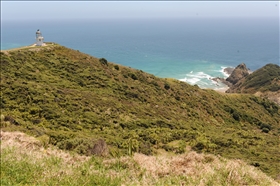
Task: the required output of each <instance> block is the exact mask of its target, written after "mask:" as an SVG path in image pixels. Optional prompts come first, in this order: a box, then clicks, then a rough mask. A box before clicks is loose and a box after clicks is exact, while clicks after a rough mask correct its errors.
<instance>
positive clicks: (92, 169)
mask: <svg viewBox="0 0 280 186" xmlns="http://www.w3.org/2000/svg"><path fill="white" fill-rule="evenodd" d="M1 185H106V186H107V185H278V183H277V182H275V181H274V180H273V179H271V178H270V177H268V176H267V175H265V174H264V173H263V172H261V171H260V170H257V169H256V168H255V167H252V166H249V165H247V164H246V163H244V162H243V161H241V160H227V159H225V158H222V157H218V156H214V155H209V154H198V153H196V152H194V151H188V152H186V153H185V154H181V155H174V156H170V155H158V156H147V155H143V154H139V153H135V154H134V155H133V156H122V157H119V158H100V157H94V156H93V157H88V156H81V155H77V154H73V153H72V154H71V153H69V152H65V151H62V150H58V149H57V148H56V147H53V146H49V147H47V148H44V147H43V145H42V143H41V142H40V141H39V140H37V139H35V138H34V137H30V136H27V135H25V134H24V133H20V132H3V131H2V132H1Z"/></svg>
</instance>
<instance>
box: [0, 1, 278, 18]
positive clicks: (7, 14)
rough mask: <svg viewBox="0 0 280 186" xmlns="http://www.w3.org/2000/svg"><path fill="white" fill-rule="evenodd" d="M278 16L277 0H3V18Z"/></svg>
mask: <svg viewBox="0 0 280 186" xmlns="http://www.w3.org/2000/svg"><path fill="white" fill-rule="evenodd" d="M187 17H275V18H279V2H278V1H269V2H267V1H255V2H253V1H246V2H243V1H222V2H221V1H211V2H207V1H196V2H195V1H175V2H174V1H172V2H171V1H83V2H81V1H79V2H76V1H43V2H39V1H1V21H9V20H22V21H24V20H54V19H55V20H67V19H118V18H120V19H123V18H187Z"/></svg>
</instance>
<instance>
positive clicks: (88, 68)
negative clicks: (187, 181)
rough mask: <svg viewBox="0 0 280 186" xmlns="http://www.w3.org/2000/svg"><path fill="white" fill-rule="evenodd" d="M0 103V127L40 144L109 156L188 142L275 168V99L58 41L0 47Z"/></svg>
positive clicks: (274, 171) (179, 148) (178, 149)
mask: <svg viewBox="0 0 280 186" xmlns="http://www.w3.org/2000/svg"><path fill="white" fill-rule="evenodd" d="M131 60H133V59H131ZM0 106H1V128H2V130H3V131H22V132H25V133H28V134H30V135H33V136H35V137H37V138H38V139H39V140H41V141H42V142H43V143H44V144H45V145H46V146H47V145H48V144H52V145H55V146H57V147H59V148H60V149H64V150H69V151H75V152H78V153H80V154H85V155H92V154H97V155H103V156H112V157H116V156H121V155H125V154H128V155H131V154H133V153H136V152H137V153H143V154H146V155H152V154H159V153H160V152H162V151H167V152H170V153H184V152H185V151H186V147H191V148H192V149H193V150H195V151H197V152H205V153H212V154H217V155H221V156H223V157H227V158H234V159H243V160H244V161H246V162H247V163H249V164H252V165H255V166H256V167H258V168H260V169H261V170H262V171H264V172H265V173H267V174H268V175H270V176H272V177H274V178H276V177H277V175H278V173H279V169H278V167H279V149H278V145H279V130H280V128H279V121H280V110H279V106H277V105H276V104H275V103H273V102H271V101H269V100H267V99H263V98H260V97H255V96H253V95H243V94H241V95H237V94H229V95H228V94H221V93H217V92H215V91H213V90H202V89H200V88H199V87H198V86H191V85H189V84H186V83H184V82H180V81H177V80H174V79H162V78H158V77H155V76H153V75H151V74H147V73H145V72H143V71H141V70H136V69H132V68H129V67H124V66H121V65H118V64H114V63H110V62H107V60H106V59H104V58H101V59H98V58H95V57H92V56H90V55H87V54H83V53H81V52H79V51H76V50H72V49H69V48H66V47H63V46H60V45H49V46H47V47H34V48H27V49H20V50H11V51H4V52H3V51H2V52H1V102H0ZM102 140H103V142H102ZM100 141H101V142H100ZM104 142H105V143H104ZM97 144H105V145H103V147H104V148H105V150H104V151H100V150H99V151H98V150H97V149H96V145H97ZM101 146H102V145H101Z"/></svg>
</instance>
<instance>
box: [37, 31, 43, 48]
mask: <svg viewBox="0 0 280 186" xmlns="http://www.w3.org/2000/svg"><path fill="white" fill-rule="evenodd" d="M43 45H44V37H43V36H42V33H41V31H40V30H39V29H38V30H37V32H36V46H43Z"/></svg>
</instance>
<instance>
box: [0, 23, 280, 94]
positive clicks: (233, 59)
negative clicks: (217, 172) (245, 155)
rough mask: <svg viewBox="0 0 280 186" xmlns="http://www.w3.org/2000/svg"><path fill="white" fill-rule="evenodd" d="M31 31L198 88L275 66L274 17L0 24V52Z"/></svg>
mask: <svg viewBox="0 0 280 186" xmlns="http://www.w3.org/2000/svg"><path fill="white" fill-rule="evenodd" d="M37 29H40V30H41V32H42V35H43V37H44V38H45V42H55V43H58V44H61V45H63V46H66V47H69V48H73V49H75V50H79V51H81V52H84V53H87V54H90V55H92V56H95V57H99V58H101V57H103V58H106V59H107V60H108V61H110V62H114V63H117V64H121V65H125V66H129V67H132V68H136V69H139V70H143V71H145V72H148V73H151V74H154V75H155V76H158V77H163V78H175V79H178V80H181V81H185V82H187V83H189V84H192V85H194V84H197V85H198V86H200V87H201V88H211V89H219V88H224V87H225V85H223V84H219V83H217V82H214V81H212V80H211V78H213V77H227V76H228V75H227V74H225V73H224V72H223V69H224V68H226V67H236V66H237V65H238V64H240V63H245V64H246V65H247V67H248V68H249V69H250V70H252V71H254V70H256V69H258V68H261V67H262V66H264V65H265V64H268V63H274V64H278V65H279V42H280V41H279V19H276V18H221V17H217V18H177V19H163V18H162V19H152V20H151V19H129V18H127V19H114V20H112V19H111V20H105V19H104V20H71V21H70V20H64V21H62V20H60V21H58V20H42V21H38V20H36V21H32V20H29V21H25V22H17V21H10V22H9V21H2V23H1V50H5V49H11V48H16V47H21V46H26V45H31V44H33V43H34V42H35V32H36V31H37Z"/></svg>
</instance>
